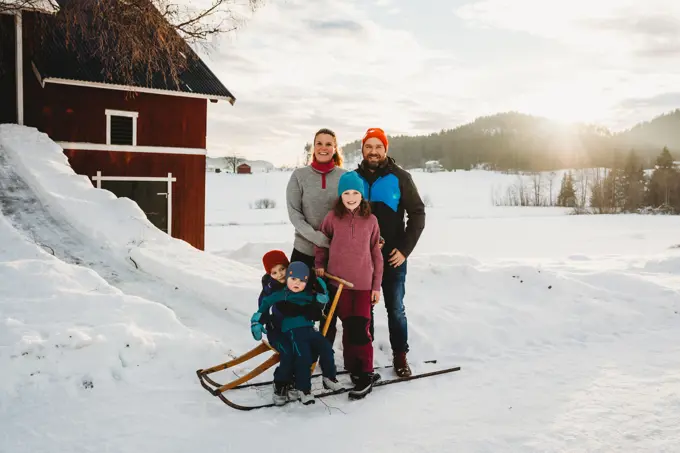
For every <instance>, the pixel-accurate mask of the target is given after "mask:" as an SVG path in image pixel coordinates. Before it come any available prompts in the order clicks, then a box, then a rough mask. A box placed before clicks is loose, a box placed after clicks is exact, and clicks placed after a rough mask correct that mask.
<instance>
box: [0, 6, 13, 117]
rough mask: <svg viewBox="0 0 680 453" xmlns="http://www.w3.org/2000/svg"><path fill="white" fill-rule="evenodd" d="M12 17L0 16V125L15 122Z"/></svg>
mask: <svg viewBox="0 0 680 453" xmlns="http://www.w3.org/2000/svg"><path fill="white" fill-rule="evenodd" d="M15 34H16V30H15V28H14V16H10V15H8V14H0V123H16V122H17V87H16V40H15Z"/></svg>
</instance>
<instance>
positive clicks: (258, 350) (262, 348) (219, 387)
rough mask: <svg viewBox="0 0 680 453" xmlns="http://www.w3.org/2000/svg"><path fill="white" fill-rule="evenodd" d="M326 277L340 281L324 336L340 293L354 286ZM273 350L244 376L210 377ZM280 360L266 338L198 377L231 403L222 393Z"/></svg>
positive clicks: (327, 317)
mask: <svg viewBox="0 0 680 453" xmlns="http://www.w3.org/2000/svg"><path fill="white" fill-rule="evenodd" d="M324 276H325V277H327V278H329V279H331V280H334V281H336V282H338V290H337V292H336V293H335V297H334V298H333V302H332V304H331V308H330V310H329V311H328V315H327V316H326V322H325V323H324V326H323V329H322V331H321V334H322V335H323V336H326V332H328V327H329V326H330V322H331V319H333V314H334V313H335V307H336V306H337V304H338V300H339V299H340V293H342V289H343V287H345V286H346V287H348V288H354V285H353V284H352V283H350V282H348V281H347V280H343V279H342V278H339V277H336V276H334V275H330V274H328V273H326V274H325V275H324ZM269 350H271V351H273V352H274V354H272V356H271V357H269V358H268V359H267V360H265V361H264V362H262V363H261V364H260V365H259V366H257V367H256V368H255V369H253V370H252V371H250V372H249V373H247V374H244V375H243V376H241V377H239V378H237V379H235V380H233V381H231V382H228V383H226V384H220V383H218V382H215V381H214V380H212V379H211V378H209V377H208V375H209V374H212V373H216V372H218V371H222V370H226V369H228V368H232V367H234V366H236V365H239V364H241V363H243V362H247V361H248V360H250V359H252V358H254V357H257V356H258V355H260V354H262V353H265V352H267V351H269ZM278 362H279V353H278V352H277V351H276V349H274V348H273V347H272V346H271V345H270V344H269V343H268V342H267V341H266V340H264V339H263V340H262V343H260V344H259V345H257V346H256V347H254V348H253V349H251V350H250V351H248V352H246V353H245V354H243V355H241V356H239V357H237V358H235V359H233V360H230V361H228V362H224V363H221V364H219V365H215V366H213V367H211V368H206V369H201V370H197V371H196V375H198V379H199V381H200V382H201V385H202V386H203V388H204V389H206V390H207V391H209V392H210V393H211V394H212V395H214V396H217V397H218V398H220V399H221V400H222V401H224V402H225V403H226V404H230V403H229V402H228V400H227V399H226V398H224V396H223V395H222V393H224V392H226V391H227V390H230V389H234V388H236V387H238V386H239V385H241V384H244V383H246V382H248V381H250V380H251V379H253V378H254V377H256V376H259V375H260V374H262V373H264V372H265V371H267V370H268V369H269V368H271V367H272V366H274V365H276V364H277V363H278ZM315 366H316V363H314V364H313V365H312V370H311V371H312V372H313V371H314V367H315ZM206 382H207V383H208V384H210V385H212V386H213V388H210V387H209V386H208V385H207V384H206Z"/></svg>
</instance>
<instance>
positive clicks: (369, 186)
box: [356, 157, 425, 258]
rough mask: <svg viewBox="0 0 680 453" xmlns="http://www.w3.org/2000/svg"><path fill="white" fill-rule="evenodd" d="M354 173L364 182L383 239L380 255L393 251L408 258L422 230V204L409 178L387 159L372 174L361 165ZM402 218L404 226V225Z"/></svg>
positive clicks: (423, 205) (408, 174)
mask: <svg viewBox="0 0 680 453" xmlns="http://www.w3.org/2000/svg"><path fill="white" fill-rule="evenodd" d="M356 172H357V173H358V174H359V176H360V177H361V179H362V180H363V181H364V189H365V193H366V198H367V199H368V201H369V202H370V204H371V211H372V213H373V215H375V216H376V217H377V218H378V225H379V226H380V235H381V236H382V237H383V238H384V239H385V245H384V246H383V249H382V251H383V255H389V254H390V253H391V252H392V249H395V248H396V249H398V250H399V251H400V252H401V253H403V254H404V256H405V257H407V258H408V256H409V255H410V254H411V252H412V251H413V249H414V248H415V247H416V244H417V243H418V239H420V235H421V234H422V232H423V230H424V229H425V204H424V203H423V200H421V198H420V194H419V193H418V189H417V188H416V185H415V184H414V182H413V179H412V178H411V174H410V173H409V172H407V171H406V170H404V169H403V168H401V167H400V166H398V165H397V164H396V163H395V162H394V159H392V158H391V157H388V158H387V159H386V160H385V162H383V164H382V165H380V167H378V168H377V169H376V170H375V171H373V172H372V171H370V170H369V169H368V168H366V167H365V165H364V163H363V162H362V163H361V165H359V168H357V170H356ZM404 214H406V215H407V216H408V223H405V222H404Z"/></svg>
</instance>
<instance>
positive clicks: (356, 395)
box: [349, 373, 374, 400]
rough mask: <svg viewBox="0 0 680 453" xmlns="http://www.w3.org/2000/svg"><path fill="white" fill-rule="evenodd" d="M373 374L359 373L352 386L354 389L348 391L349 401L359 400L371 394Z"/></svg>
mask: <svg viewBox="0 0 680 453" xmlns="http://www.w3.org/2000/svg"><path fill="white" fill-rule="evenodd" d="M373 375H374V373H360V374H359V375H358V379H357V381H356V383H355V384H354V388H353V389H352V390H350V391H349V399H351V400H359V399H361V398H364V397H365V396H366V395H368V394H369V393H371V390H373V379H374V377H373Z"/></svg>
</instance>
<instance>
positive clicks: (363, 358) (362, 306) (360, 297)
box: [335, 288, 373, 373]
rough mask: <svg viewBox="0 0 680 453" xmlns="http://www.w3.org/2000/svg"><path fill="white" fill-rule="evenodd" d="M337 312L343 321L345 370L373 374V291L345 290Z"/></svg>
mask: <svg viewBox="0 0 680 453" xmlns="http://www.w3.org/2000/svg"><path fill="white" fill-rule="evenodd" d="M335 310H336V312H337V314H338V318H340V321H342V349H343V354H342V355H343V358H344V360H345V369H346V370H347V371H349V372H350V373H360V372H369V373H370V372H373V338H372V337H371V333H370V325H371V291H355V290H351V289H347V288H343V290H342V293H341V294H340V299H339V300H338V306H337V307H336V309H335Z"/></svg>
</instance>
